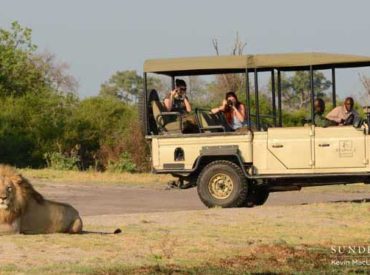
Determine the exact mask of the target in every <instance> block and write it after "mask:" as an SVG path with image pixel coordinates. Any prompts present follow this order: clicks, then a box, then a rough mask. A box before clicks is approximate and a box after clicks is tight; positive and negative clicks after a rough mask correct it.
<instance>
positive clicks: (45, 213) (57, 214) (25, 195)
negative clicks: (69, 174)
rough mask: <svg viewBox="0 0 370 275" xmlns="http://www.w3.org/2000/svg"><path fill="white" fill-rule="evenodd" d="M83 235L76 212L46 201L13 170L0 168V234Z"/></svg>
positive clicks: (61, 204) (4, 166)
mask: <svg viewBox="0 0 370 275" xmlns="http://www.w3.org/2000/svg"><path fill="white" fill-rule="evenodd" d="M81 232H82V220H81V218H80V216H79V214H78V212H77V210H76V209H74V208H73V207H72V206H70V205H69V204H64V203H59V202H53V201H49V200H46V199H44V198H43V196H42V195H41V194H40V193H38V192H37V191H36V190H35V189H34V188H33V187H32V185H31V184H30V183H29V181H28V180H27V179H25V178H24V177H23V176H22V175H20V174H19V173H17V171H16V170H15V169H14V168H12V167H10V166H7V165H0V234H4V233H5V234H9V233H23V234H46V233H81Z"/></svg>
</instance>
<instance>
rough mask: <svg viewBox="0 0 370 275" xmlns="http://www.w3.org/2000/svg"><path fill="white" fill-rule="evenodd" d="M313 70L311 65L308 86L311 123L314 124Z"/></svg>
mask: <svg viewBox="0 0 370 275" xmlns="http://www.w3.org/2000/svg"><path fill="white" fill-rule="evenodd" d="M313 80H314V79H313V68H312V65H311V66H310V84H311V121H312V123H314V122H315V121H314V118H315V117H314V116H315V106H314V101H315V89H314V81H313Z"/></svg>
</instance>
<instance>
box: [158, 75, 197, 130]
mask: <svg viewBox="0 0 370 275" xmlns="http://www.w3.org/2000/svg"><path fill="white" fill-rule="evenodd" d="M163 104H164V106H165V108H166V110H167V111H168V112H178V113H180V114H181V116H182V133H184V134H188V133H199V127H198V126H197V123H196V120H195V118H194V115H192V114H190V112H191V105H190V102H189V99H188V97H187V96H186V82H185V81H184V80H182V79H176V81H175V89H173V90H172V91H170V92H169V93H168V94H167V96H166V97H165V98H164V101H163Z"/></svg>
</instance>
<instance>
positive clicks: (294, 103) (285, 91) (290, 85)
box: [269, 71, 331, 110]
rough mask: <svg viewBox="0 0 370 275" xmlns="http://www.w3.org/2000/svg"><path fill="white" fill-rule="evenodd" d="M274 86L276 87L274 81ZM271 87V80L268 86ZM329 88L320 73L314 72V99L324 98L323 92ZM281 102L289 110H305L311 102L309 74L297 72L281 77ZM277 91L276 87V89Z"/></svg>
mask: <svg viewBox="0 0 370 275" xmlns="http://www.w3.org/2000/svg"><path fill="white" fill-rule="evenodd" d="M275 84H276V85H277V83H276V81H275ZM269 86H270V87H271V80H270V85H269ZM330 86H331V81H329V80H327V79H326V77H325V76H324V74H323V73H322V72H318V71H314V91H315V97H320V98H324V99H325V98H326V97H327V95H326V94H325V90H327V89H328V88H329V87H330ZM281 88H282V101H283V104H284V107H285V108H287V109H290V110H297V109H301V108H307V106H309V105H310V100H311V79H310V73H309V72H306V71H297V72H295V73H294V75H293V76H291V77H287V76H286V75H285V74H282V75H281ZM276 90H277V87H276Z"/></svg>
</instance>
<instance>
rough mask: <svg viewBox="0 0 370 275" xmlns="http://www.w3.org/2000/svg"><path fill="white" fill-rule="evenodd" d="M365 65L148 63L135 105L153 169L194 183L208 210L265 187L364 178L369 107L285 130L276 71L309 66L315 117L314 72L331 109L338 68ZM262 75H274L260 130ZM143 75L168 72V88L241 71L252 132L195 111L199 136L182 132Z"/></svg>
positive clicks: (343, 58) (243, 59) (351, 59)
mask: <svg viewBox="0 0 370 275" xmlns="http://www.w3.org/2000/svg"><path fill="white" fill-rule="evenodd" d="M364 66H370V57H362V56H352V55H340V54H323V53H297V54H296V53H295V54H274V55H272V54H271V55H248V56H212V57H194V58H173V59H158V60H147V61H146V62H145V64H144V94H143V95H142V101H141V105H140V109H141V119H142V124H143V125H142V127H143V131H144V133H145V135H146V138H147V139H149V140H150V141H151V157H152V170H153V172H154V173H169V174H172V175H174V176H175V177H178V178H179V179H180V180H183V181H185V182H187V185H188V186H191V185H193V186H195V185H196V186H197V189H198V194H199V197H200V199H201V200H202V202H203V203H204V204H205V205H207V206H209V207H214V206H221V207H240V206H252V205H262V204H263V203H264V202H265V201H266V200H267V197H268V195H269V193H270V192H276V191H289V190H299V189H300V188H301V187H305V186H318V185H328V184H348V183H357V182H364V183H369V182H370V164H369V148H370V136H369V134H370V133H369V125H370V123H369V118H370V116H369V110H367V109H366V110H365V113H366V114H367V118H366V119H364V120H363V121H360V122H359V121H356V123H354V124H353V125H348V126H334V127H326V128H323V127H317V126H315V125H312V124H308V125H307V124H306V125H302V126H301V127H285V128H284V127H282V126H283V125H282V104H281V102H282V101H281V96H282V95H281V72H285V71H299V70H306V71H309V72H310V79H311V117H312V121H314V120H313V115H314V109H313V102H314V99H315V91H314V85H313V84H314V71H316V70H331V73H332V79H331V81H332V101H333V106H336V85H335V75H336V69H339V68H352V67H364ZM260 72H269V73H271V81H272V85H271V87H272V88H271V89H272V91H271V93H272V114H273V115H272V121H273V127H269V128H268V129H266V128H265V127H262V125H261V118H262V115H261V114H260V111H259V98H258V75H259V73H260ZM148 73H156V74H162V75H167V76H169V77H171V78H172V83H173V85H174V80H175V78H176V77H180V76H190V75H210V74H227V73H243V74H245V79H246V91H245V93H246V107H247V114H248V116H247V119H248V121H249V125H251V120H252V118H253V124H254V126H255V127H254V128H255V130H253V131H252V130H249V131H244V132H230V131H228V130H227V129H226V128H225V127H224V125H223V122H222V119H217V118H216V117H212V116H210V115H209V114H207V113H206V112H197V122H198V124H199V125H198V126H199V129H200V130H199V133H195V134H194V133H193V134H184V133H182V126H181V124H182V122H181V116H180V115H179V114H177V113H173V112H166V111H165V109H164V108H163V103H162V101H160V100H159V98H158V95H157V94H156V93H155V91H149V90H148V88H147V74H148ZM250 75H252V76H253V78H254V87H255V89H254V90H255V95H254V97H255V100H254V102H255V113H254V114H251V113H250V110H251V100H250V99H251V97H250V83H249V82H250V78H251V77H250ZM276 81H277V83H276ZM274 82H275V83H274ZM275 84H277V85H275ZM275 86H276V87H277V88H275ZM275 89H276V91H275ZM225 92H226V91H225ZM169 116H175V119H171V120H169V119H168V117H169ZM176 117H177V119H176ZM262 128H264V129H262Z"/></svg>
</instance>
